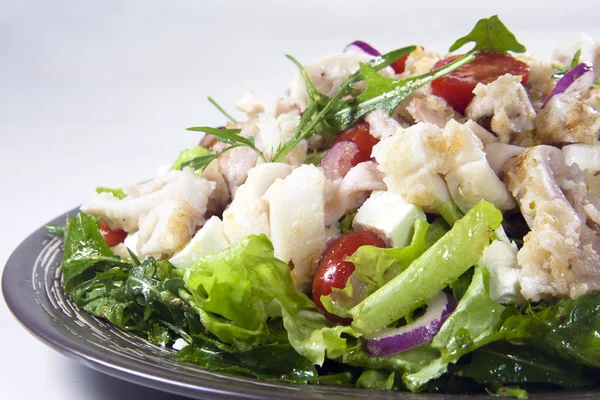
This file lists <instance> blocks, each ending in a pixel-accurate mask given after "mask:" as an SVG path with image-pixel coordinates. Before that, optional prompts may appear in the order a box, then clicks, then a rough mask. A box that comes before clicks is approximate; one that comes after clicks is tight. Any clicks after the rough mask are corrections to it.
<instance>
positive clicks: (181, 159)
mask: <svg viewBox="0 0 600 400" xmlns="http://www.w3.org/2000/svg"><path fill="white" fill-rule="evenodd" d="M209 155H211V154H210V151H209V150H208V149H205V148H204V147H202V146H194V147H192V148H191V149H185V150H183V151H182V152H181V153H179V156H178V157H177V159H176V160H175V162H174V163H173V165H172V166H171V168H170V169H171V170H181V169H183V167H184V164H186V163H188V162H190V161H192V160H195V159H198V158H202V157H206V156H209ZM186 165H187V164H186ZM196 173H198V174H199V175H202V170H200V169H197V170H196Z"/></svg>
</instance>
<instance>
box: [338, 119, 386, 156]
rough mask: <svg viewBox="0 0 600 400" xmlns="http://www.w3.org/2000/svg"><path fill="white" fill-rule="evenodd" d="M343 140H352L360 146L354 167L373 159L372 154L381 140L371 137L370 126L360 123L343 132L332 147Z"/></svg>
mask: <svg viewBox="0 0 600 400" xmlns="http://www.w3.org/2000/svg"><path fill="white" fill-rule="evenodd" d="M342 140H350V141H352V142H354V143H356V145H357V146H358V153H357V154H356V155H355V156H354V158H353V159H352V166H354V165H356V164H359V163H361V162H364V161H369V160H370V159H371V152H372V151H373V146H375V145H376V144H377V143H378V142H379V139H376V138H374V137H373V136H371V133H370V132H369V124H368V123H366V122H364V121H360V122H357V123H356V124H354V125H352V126H351V127H350V128H348V129H346V130H345V131H343V132H341V133H340V134H339V135H338V136H337V137H336V138H335V140H334V142H333V143H332V145H331V146H333V145H334V144H336V143H337V142H341V141H342Z"/></svg>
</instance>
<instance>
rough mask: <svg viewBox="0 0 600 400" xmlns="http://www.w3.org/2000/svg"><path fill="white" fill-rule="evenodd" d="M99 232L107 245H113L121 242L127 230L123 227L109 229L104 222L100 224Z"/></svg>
mask: <svg viewBox="0 0 600 400" xmlns="http://www.w3.org/2000/svg"><path fill="white" fill-rule="evenodd" d="M100 233H101V234H102V237H103V238H104V240H105V241H106V244H107V245H108V247H114V246H116V245H118V244H119V243H123V242H124V241H125V238H126V237H127V232H125V231H124V230H123V229H110V227H109V226H108V225H106V224H102V223H101V224H100Z"/></svg>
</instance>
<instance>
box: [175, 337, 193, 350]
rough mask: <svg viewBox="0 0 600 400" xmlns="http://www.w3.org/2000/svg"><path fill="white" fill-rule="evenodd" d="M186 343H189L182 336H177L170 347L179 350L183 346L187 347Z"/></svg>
mask: <svg viewBox="0 0 600 400" xmlns="http://www.w3.org/2000/svg"><path fill="white" fill-rule="evenodd" d="M188 345H189V343H188V342H186V341H185V340H183V339H182V338H179V339H177V340H176V341H175V343H173V345H172V346H171V347H173V350H181V349H183V348H184V347H187V346H188Z"/></svg>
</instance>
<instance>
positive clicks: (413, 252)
mask: <svg viewBox="0 0 600 400" xmlns="http://www.w3.org/2000/svg"><path fill="white" fill-rule="evenodd" d="M428 227H429V224H428V223H427V222H426V221H422V220H417V221H415V226H414V234H413V238H412V241H411V243H410V244H409V245H408V246H406V247H403V248H391V249H386V248H379V247H375V246H362V247H360V248H359V249H358V250H357V251H356V252H355V253H354V254H353V255H352V256H350V257H348V258H347V261H350V262H351V263H353V264H354V266H355V269H354V272H353V273H352V275H350V277H349V278H348V282H347V283H346V286H345V287H344V288H343V289H338V288H333V289H332V292H331V294H329V295H327V296H321V302H322V303H323V306H324V307H325V309H326V310H327V311H329V312H330V313H332V314H335V315H339V316H341V317H349V316H350V313H349V311H350V309H351V308H352V307H354V306H355V305H357V304H358V303H360V302H361V301H362V300H364V299H365V298H366V297H367V296H369V295H370V294H371V293H373V292H375V291H376V290H377V289H379V288H380V287H382V286H383V285H384V284H386V283H387V282H389V281H390V280H391V279H392V278H394V277H396V276H397V275H398V274H399V273H400V272H402V271H404V270H405V269H406V268H407V267H408V266H409V265H410V264H411V263H412V262H413V261H414V260H416V259H417V258H418V257H419V256H420V255H421V254H423V251H424V248H425V242H426V234H427V230H428Z"/></svg>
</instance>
